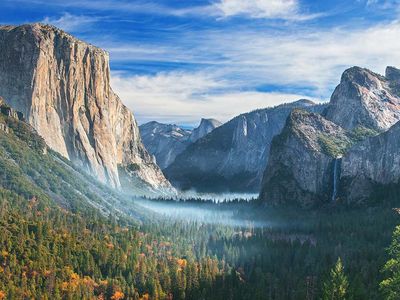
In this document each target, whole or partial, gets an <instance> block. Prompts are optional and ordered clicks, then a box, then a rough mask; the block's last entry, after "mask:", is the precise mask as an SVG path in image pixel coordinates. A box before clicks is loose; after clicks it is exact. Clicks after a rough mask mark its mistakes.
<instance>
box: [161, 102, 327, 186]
mask: <svg viewBox="0 0 400 300" xmlns="http://www.w3.org/2000/svg"><path fill="white" fill-rule="evenodd" d="M294 108H305V109H307V110H311V111H318V112H321V111H322V110H323V109H324V108H325V106H323V105H315V104H314V103H313V102H311V101H308V100H300V101H297V102H294V103H290V104H284V105H280V106H277V107H274V108H267V109H260V110H256V111H253V112H250V113H246V114H242V115H240V116H238V117H236V118H234V119H232V120H231V121H229V122H227V123H225V124H224V125H222V126H220V127H218V128H216V129H214V130H213V131H212V132H211V133H209V134H207V135H206V136H205V137H203V138H202V139H199V140H198V141H197V142H195V143H194V144H192V145H190V146H188V147H187V149H186V150H185V151H183V152H182V153H181V154H180V155H178V156H177V158H176V159H175V161H174V163H172V164H171V165H170V166H169V167H168V168H166V169H165V170H164V172H165V174H166V176H167V178H168V179H170V180H171V182H172V183H173V184H174V185H175V186H178V187H180V188H182V189H196V190H199V191H211V192H217V191H220V192H229V191H235V192H236V191H238V192H252V191H253V192H258V191H259V188H260V184H261V178H262V174H263V172H264V170H265V166H266V164H267V160H268V157H269V150H270V145H271V141H272V138H273V137H274V136H275V135H277V134H279V133H280V132H281V130H282V128H283V127H284V125H285V122H286V119H287V117H288V115H289V114H290V112H291V111H292V110H293V109H294Z"/></svg>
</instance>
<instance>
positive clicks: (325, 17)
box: [0, 0, 400, 125]
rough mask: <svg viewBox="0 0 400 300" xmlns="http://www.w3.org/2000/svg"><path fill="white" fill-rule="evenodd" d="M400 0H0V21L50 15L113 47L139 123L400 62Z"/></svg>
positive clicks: (219, 108) (223, 108) (317, 92)
mask: <svg viewBox="0 0 400 300" xmlns="http://www.w3.org/2000/svg"><path fill="white" fill-rule="evenodd" d="M399 13H400V0H355V1H348V0H347V1H345V0H329V1H315V0H314V1H312V0H247V1H246V0H185V1H182V0H180V1H178V0H168V1H167V0H161V1H156V0H154V1H146V0H140V1H135V0H133V1H127V0H113V1H112V0H100V1H89V0H79V1H78V0H52V1H49V0H32V1H27V0H1V2H0V20H1V21H0V22H1V23H3V24H22V23H30V22H44V23H50V24H53V25H55V26H58V27H60V28H62V29H64V30H65V31H67V32H70V33H71V34H73V35H75V36H77V37H78V38H80V39H83V40H85V41H88V42H90V43H92V44H94V45H97V46H99V47H102V48H105V49H106V50H108V51H109V52H110V59H111V70H112V87H113V89H114V90H115V91H116V92H117V93H118V94H119V95H120V97H121V98H122V100H123V101H124V103H125V104H126V105H127V106H128V107H129V108H130V109H132V111H133V112H134V114H135V116H136V118H137V119H138V121H139V123H143V122H146V121H149V120H157V121H161V122H172V123H178V124H186V125H187V124H189V125H190V124H192V125H194V124H196V123H198V121H199V119H200V118H201V117H214V118H217V119H220V120H221V121H227V120H229V119H230V118H232V117H233V116H235V115H237V114H240V113H242V112H247V111H250V110H253V109H256V108H262V107H267V106H273V105H277V104H279V103H283V102H288V101H293V100H296V99H299V98H309V99H314V100H316V101H327V100H328V99H329V97H330V95H331V93H332V91H333V89H334V88H335V86H336V85H337V84H338V82H339V80H340V75H341V73H342V72H343V71H344V70H345V69H346V68H348V67H350V66H353V65H359V66H363V67H367V68H370V69H372V70H373V71H376V72H378V73H383V72H384V69H385V67H386V65H394V66H400V51H399V50H400V38H399V37H400V22H399V16H400V14H399Z"/></svg>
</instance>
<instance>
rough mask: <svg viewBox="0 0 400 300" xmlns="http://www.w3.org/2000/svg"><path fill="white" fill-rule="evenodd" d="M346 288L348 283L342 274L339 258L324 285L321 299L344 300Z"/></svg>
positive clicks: (342, 269)
mask: <svg viewBox="0 0 400 300" xmlns="http://www.w3.org/2000/svg"><path fill="white" fill-rule="evenodd" d="M348 287H349V283H348V281H347V277H346V274H345V273H344V268H343V264H342V260H341V259H340V257H339V258H338V260H337V262H336V264H335V266H334V267H333V268H332V270H331V272H330V277H329V279H328V281H327V282H325V283H324V287H323V299H324V300H345V299H346V296H347V289H348Z"/></svg>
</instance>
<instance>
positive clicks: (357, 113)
mask: <svg viewBox="0 0 400 300" xmlns="http://www.w3.org/2000/svg"><path fill="white" fill-rule="evenodd" d="M399 77H400V70H398V69H396V68H393V67H387V69H386V76H382V75H379V74H376V73H374V72H372V71H370V70H368V69H363V68H360V67H353V68H350V69H348V70H346V71H345V72H344V73H343V75H342V78H341V81H340V84H339V85H338V86H337V87H336V89H335V91H334V92H333V94H332V97H331V101H330V103H329V106H328V108H327V110H326V113H325V117H326V118H327V119H328V120H331V121H332V122H334V123H336V124H338V125H340V126H341V127H343V128H345V129H348V130H351V129H354V128H356V127H358V126H363V127H367V128H371V129H374V130H377V131H385V130H387V129H389V128H390V127H391V126H393V125H394V124H395V123H396V122H397V121H399V120H400V94H399V93H398V91H399V89H398V86H399V83H400V79H399Z"/></svg>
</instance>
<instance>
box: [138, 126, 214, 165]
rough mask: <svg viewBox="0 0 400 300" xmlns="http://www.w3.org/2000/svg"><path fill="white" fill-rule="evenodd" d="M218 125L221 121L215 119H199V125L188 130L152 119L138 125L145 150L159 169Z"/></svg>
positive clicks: (171, 161)
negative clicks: (152, 157) (153, 158)
mask: <svg viewBox="0 0 400 300" xmlns="http://www.w3.org/2000/svg"><path fill="white" fill-rule="evenodd" d="M220 125H221V123H220V122H219V121H217V120H215V119H201V121H200V125H199V127H197V128H195V129H193V130H190V129H184V128H181V127H179V126H177V125H175V124H162V123H158V122H155V121H152V122H148V123H146V124H143V125H141V126H139V129H140V134H141V136H142V139H143V144H144V145H145V147H146V149H147V151H149V152H150V154H152V155H153V156H154V157H155V159H156V161H157V164H158V165H159V166H160V167H161V169H165V168H167V167H168V166H169V165H170V164H171V163H173V162H174V160H175V158H176V156H177V155H178V154H180V153H182V152H183V151H184V150H185V149H186V148H187V147H188V146H189V145H190V144H193V143H194V142H196V141H197V140H199V139H200V138H202V137H203V136H205V135H207V134H208V133H210V132H211V131H213V130H214V129H215V128H217V127H219V126H220Z"/></svg>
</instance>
